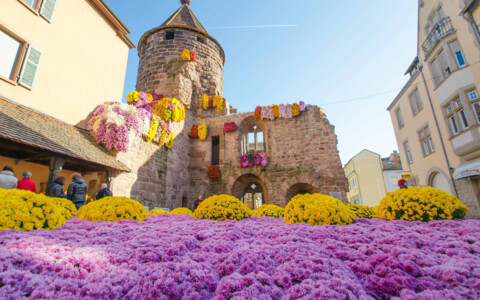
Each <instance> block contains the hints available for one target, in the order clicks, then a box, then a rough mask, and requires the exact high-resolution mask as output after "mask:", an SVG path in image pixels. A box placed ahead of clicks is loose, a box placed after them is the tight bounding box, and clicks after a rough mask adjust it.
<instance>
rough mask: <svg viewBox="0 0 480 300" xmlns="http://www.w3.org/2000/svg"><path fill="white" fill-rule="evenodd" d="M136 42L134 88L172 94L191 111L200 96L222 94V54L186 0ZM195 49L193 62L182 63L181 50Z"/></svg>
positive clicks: (223, 61) (166, 94)
mask: <svg viewBox="0 0 480 300" xmlns="http://www.w3.org/2000/svg"><path fill="white" fill-rule="evenodd" d="M181 3H182V6H181V7H180V8H179V9H178V10H177V11H176V12H175V13H174V14H173V15H172V16H171V17H170V18H168V20H167V21H165V22H164V23H163V24H162V25H160V26H159V27H157V28H154V29H152V30H150V31H148V32H146V33H145V34H144V35H143V36H142V38H141V39H140V42H139V43H138V55H139V57H140V64H139V68H138V76H137V90H139V91H148V92H156V93H157V94H162V95H164V96H165V97H175V98H177V99H178V100H180V101H182V102H183V103H184V104H185V106H186V107H187V108H190V109H191V112H193V111H194V110H195V109H196V106H197V105H196V104H198V102H199V99H200V96H201V95H202V94H204V93H205V94H207V95H222V87H223V65H224V63H225V53H224V51H223V48H222V47H221V46H220V44H219V43H218V42H217V41H216V40H215V39H214V38H213V37H211V36H210V35H209V34H208V32H207V31H206V30H205V28H204V27H203V26H202V24H201V23H200V21H198V19H197V17H196V16H195V15H194V13H193V12H192V10H191V9H190V6H189V3H190V1H186V0H182V1H181ZM184 49H188V50H190V51H196V52H197V62H196V63H184V62H183V61H182V58H181V54H182V51H183V50H184Z"/></svg>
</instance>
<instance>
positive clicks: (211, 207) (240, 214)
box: [193, 195, 252, 221]
mask: <svg viewBox="0 0 480 300" xmlns="http://www.w3.org/2000/svg"><path fill="white" fill-rule="evenodd" d="M251 215H252V212H251V210H250V209H249V208H248V206H246V205H245V203H243V202H241V201H240V200H238V199H237V198H235V197H233V196H229V195H215V196H212V197H210V198H207V199H205V200H204V201H203V202H202V203H201V204H200V205H199V206H198V207H197V209H196V210H195V212H194V213H193V218H195V219H210V220H214V221H225V220H237V221H238V220H241V219H245V218H249V217H251Z"/></svg>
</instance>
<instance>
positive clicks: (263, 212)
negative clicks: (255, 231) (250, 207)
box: [253, 204, 285, 218]
mask: <svg viewBox="0 0 480 300" xmlns="http://www.w3.org/2000/svg"><path fill="white" fill-rule="evenodd" d="M284 214H285V209H284V208H283V207H280V206H277V205H273V204H264V205H262V206H260V207H259V208H257V209H255V210H254V211H253V215H254V216H255V217H273V218H283V216H284Z"/></svg>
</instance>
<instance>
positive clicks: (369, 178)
mask: <svg viewBox="0 0 480 300" xmlns="http://www.w3.org/2000/svg"><path fill="white" fill-rule="evenodd" d="M344 171H345V176H346V177H347V179H348V186H349V191H348V193H347V198H348V202H349V203H352V204H361V205H367V206H370V207H374V206H376V205H378V204H380V201H381V200H382V199H383V197H385V195H386V194H387V193H388V192H391V191H394V190H397V189H398V180H400V179H401V178H402V174H404V171H402V164H401V160H400V157H399V154H398V153H397V151H394V152H393V153H392V154H391V155H390V156H389V157H386V158H381V156H380V155H379V154H377V153H375V152H372V151H370V150H367V149H365V150H363V151H361V152H360V153H358V154H357V155H355V156H354V157H352V158H351V159H350V160H349V161H348V162H347V163H346V164H345V167H344Z"/></svg>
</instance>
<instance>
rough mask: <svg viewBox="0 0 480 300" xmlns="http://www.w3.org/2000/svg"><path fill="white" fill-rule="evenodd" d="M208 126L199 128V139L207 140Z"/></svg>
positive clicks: (203, 125)
mask: <svg viewBox="0 0 480 300" xmlns="http://www.w3.org/2000/svg"><path fill="white" fill-rule="evenodd" d="M207 134H208V133H207V125H205V124H202V125H200V126H198V138H199V139H200V140H202V141H204V140H205V139H206V138H207Z"/></svg>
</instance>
